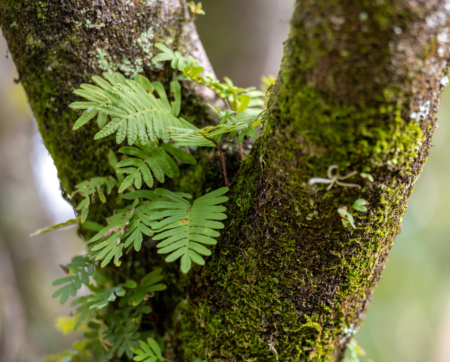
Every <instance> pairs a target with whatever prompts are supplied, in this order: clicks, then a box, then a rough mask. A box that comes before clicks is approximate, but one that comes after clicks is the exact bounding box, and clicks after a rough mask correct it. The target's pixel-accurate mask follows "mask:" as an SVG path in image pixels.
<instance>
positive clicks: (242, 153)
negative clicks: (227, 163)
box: [238, 131, 244, 161]
mask: <svg viewBox="0 0 450 362" xmlns="http://www.w3.org/2000/svg"><path fill="white" fill-rule="evenodd" d="M241 132H242V131H240V132H239V134H241ZM238 143H239V153H240V154H241V160H242V161H244V149H243V148H242V142H239V141H238Z"/></svg>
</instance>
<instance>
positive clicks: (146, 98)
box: [71, 73, 193, 145]
mask: <svg viewBox="0 0 450 362" xmlns="http://www.w3.org/2000/svg"><path fill="white" fill-rule="evenodd" d="M103 76H104V77H105V78H107V79H108V80H109V81H110V83H109V84H107V83H108V82H106V81H105V80H103V79H102V85H103V87H104V88H103V90H102V89H100V88H98V87H94V86H90V85H86V84H83V85H82V86H81V87H82V88H83V90H76V91H75V93H76V94H78V95H80V96H82V97H84V98H86V99H88V100H90V101H91V102H75V103H72V104H71V107H72V108H81V107H83V108H84V109H86V108H87V109H86V111H84V113H83V114H82V115H81V117H80V118H79V119H78V120H77V122H76V123H75V125H74V127H73V128H74V130H76V129H78V128H80V127H82V126H84V125H85V124H86V123H87V122H88V121H89V120H90V119H92V118H93V117H94V116H95V115H97V114H102V115H106V116H109V117H111V121H110V122H109V123H107V121H105V122H101V123H100V122H99V126H100V127H101V130H100V131H99V132H98V133H97V134H96V135H95V137H94V139H96V140H98V139H101V138H104V137H106V136H109V135H111V134H113V133H115V132H117V133H116V141H117V143H122V141H123V140H124V139H125V138H126V137H128V144H129V145H133V144H134V143H135V142H136V140H137V139H138V138H139V140H140V142H141V144H142V145H145V144H146V143H147V142H148V141H149V139H150V140H151V141H156V139H157V138H160V139H162V140H163V141H164V142H168V141H169V138H168V134H167V133H166V132H165V129H166V128H167V127H169V126H171V127H181V128H182V127H190V128H193V126H192V125H191V124H190V123H188V122H187V121H185V120H183V119H182V118H180V119H178V118H177V116H178V114H179V112H180V104H181V87H180V86H179V84H178V82H172V85H171V89H172V91H173V93H174V96H175V100H174V101H173V102H169V100H168V98H167V94H166V91H165V90H164V86H163V85H162V84H161V83H160V82H154V83H150V82H149V81H148V79H147V78H144V77H141V76H137V77H136V78H135V79H136V80H135V81H133V80H126V79H125V78H123V76H122V75H120V73H115V77H113V76H111V75H110V74H108V73H104V74H103ZM122 78H123V79H122ZM99 79H101V78H98V77H97V78H95V80H94V81H97V82H99ZM117 79H119V81H117ZM114 81H116V83H113V82H114ZM99 85H100V84H99ZM102 85H100V86H102ZM107 86H109V88H107ZM154 90H155V91H156V93H157V94H158V96H159V98H156V97H155V96H154V95H153V91H154ZM95 99H97V103H95V102H94V101H93V100H95ZM94 103H95V104H94Z"/></svg>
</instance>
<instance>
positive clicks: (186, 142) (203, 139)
mask: <svg viewBox="0 0 450 362" xmlns="http://www.w3.org/2000/svg"><path fill="white" fill-rule="evenodd" d="M255 122H258V121H257V119H255V117H249V118H247V119H245V120H243V121H237V120H233V121H232V122H229V123H225V124H219V125H217V126H207V127H204V128H202V129H199V130H190V129H185V128H175V127H171V128H169V131H170V138H171V139H172V140H173V141H174V142H175V145H176V146H203V147H217V145H216V144H215V143H214V142H213V140H214V141H216V142H217V141H219V142H220V140H221V137H222V135H224V134H226V133H229V137H228V139H229V140H230V141H231V140H232V139H233V138H234V137H235V136H236V135H238V134H239V132H240V134H239V137H238V142H242V141H243V139H244V136H249V137H252V138H255V139H256V138H258V132H256V130H255V128H254V127H253V124H254V123H255Z"/></svg>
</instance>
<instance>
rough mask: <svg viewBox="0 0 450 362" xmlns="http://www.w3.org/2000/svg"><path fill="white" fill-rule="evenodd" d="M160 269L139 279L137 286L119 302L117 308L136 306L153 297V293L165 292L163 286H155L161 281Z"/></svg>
mask: <svg viewBox="0 0 450 362" xmlns="http://www.w3.org/2000/svg"><path fill="white" fill-rule="evenodd" d="M161 272H162V269H161V268H156V269H155V270H153V271H152V272H151V273H149V274H147V275H146V276H145V277H143V278H142V279H141V282H140V284H139V286H136V287H135V288H134V289H130V290H129V291H128V292H127V294H126V295H125V296H124V297H123V298H122V299H121V300H120V303H119V306H120V307H123V306H125V305H127V304H128V305H132V306H137V305H139V304H141V303H142V301H144V300H145V298H147V297H148V296H150V295H154V292H157V291H161V290H165V289H166V286H165V285H164V284H157V283H158V282H160V281H161V280H162V279H163V276H162V274H161Z"/></svg>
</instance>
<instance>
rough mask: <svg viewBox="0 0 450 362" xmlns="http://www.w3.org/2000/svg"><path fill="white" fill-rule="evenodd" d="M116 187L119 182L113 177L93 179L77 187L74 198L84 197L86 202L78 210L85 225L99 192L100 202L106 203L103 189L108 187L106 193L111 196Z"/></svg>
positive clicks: (81, 203)
mask: <svg viewBox="0 0 450 362" xmlns="http://www.w3.org/2000/svg"><path fill="white" fill-rule="evenodd" d="M115 186H117V180H116V179H115V178H114V177H112V176H106V177H93V178H91V179H90V180H87V181H83V182H80V183H79V184H78V185H76V186H75V188H76V189H77V190H76V191H75V192H74V193H73V194H72V198H73V197H74V196H75V195H76V194H80V195H81V196H83V197H84V200H83V201H81V202H80V203H79V204H78V206H77V208H76V210H78V211H80V210H81V223H84V222H85V221H86V219H87V217H88V215H89V206H90V205H91V204H93V203H95V193H96V192H97V194H98V198H99V199H100V201H101V202H102V203H105V202H106V197H105V194H104V193H103V191H102V190H103V187H106V193H107V194H108V195H109V194H110V193H111V191H112V189H113V187H115Z"/></svg>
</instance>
